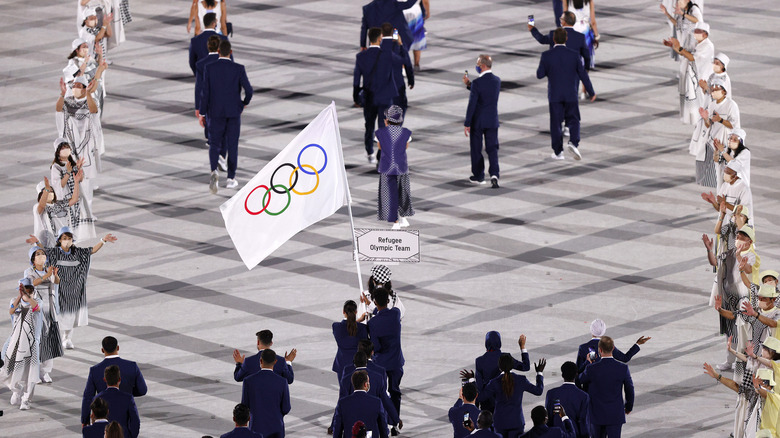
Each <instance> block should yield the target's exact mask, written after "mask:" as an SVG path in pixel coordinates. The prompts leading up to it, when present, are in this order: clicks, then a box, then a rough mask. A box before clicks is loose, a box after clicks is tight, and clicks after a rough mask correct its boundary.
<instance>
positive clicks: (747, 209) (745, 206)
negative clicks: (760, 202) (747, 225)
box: [734, 205, 750, 219]
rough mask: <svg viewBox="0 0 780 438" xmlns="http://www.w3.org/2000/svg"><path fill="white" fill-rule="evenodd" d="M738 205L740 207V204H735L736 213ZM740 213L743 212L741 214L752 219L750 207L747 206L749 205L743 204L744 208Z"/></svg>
mask: <svg viewBox="0 0 780 438" xmlns="http://www.w3.org/2000/svg"><path fill="white" fill-rule="evenodd" d="M737 207H739V205H735V206H734V213H736V212H737ZM739 214H741V215H744V216H746V217H747V218H748V219H750V209H749V208H748V207H747V205H743V206H742V210H740V213H739Z"/></svg>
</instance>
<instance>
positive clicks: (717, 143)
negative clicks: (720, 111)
mask: <svg viewBox="0 0 780 438" xmlns="http://www.w3.org/2000/svg"><path fill="white" fill-rule="evenodd" d="M715 114H717V113H715ZM712 144H713V145H715V149H717V150H718V152H721V151H723V143H721V142H720V140H718V139H717V138H716V139H715V140H713V142H712Z"/></svg>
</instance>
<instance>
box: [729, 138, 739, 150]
mask: <svg viewBox="0 0 780 438" xmlns="http://www.w3.org/2000/svg"><path fill="white" fill-rule="evenodd" d="M738 147H739V142H738V141H737V140H729V149H732V150H733V149H736V148H738Z"/></svg>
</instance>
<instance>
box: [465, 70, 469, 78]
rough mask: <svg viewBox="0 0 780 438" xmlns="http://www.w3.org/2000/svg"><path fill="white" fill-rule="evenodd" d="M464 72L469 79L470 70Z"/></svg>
mask: <svg viewBox="0 0 780 438" xmlns="http://www.w3.org/2000/svg"><path fill="white" fill-rule="evenodd" d="M464 74H465V75H466V79H468V78H469V71H468V70H466V71H465V73H464Z"/></svg>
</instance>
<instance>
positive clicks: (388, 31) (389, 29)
mask: <svg viewBox="0 0 780 438" xmlns="http://www.w3.org/2000/svg"><path fill="white" fill-rule="evenodd" d="M380 29H382V36H383V37H389V36H393V30H395V28H394V27H393V25H392V24H390V23H382V27H381V28H380Z"/></svg>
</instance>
